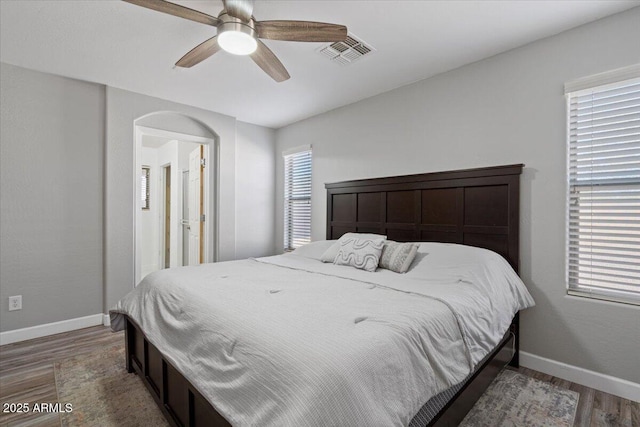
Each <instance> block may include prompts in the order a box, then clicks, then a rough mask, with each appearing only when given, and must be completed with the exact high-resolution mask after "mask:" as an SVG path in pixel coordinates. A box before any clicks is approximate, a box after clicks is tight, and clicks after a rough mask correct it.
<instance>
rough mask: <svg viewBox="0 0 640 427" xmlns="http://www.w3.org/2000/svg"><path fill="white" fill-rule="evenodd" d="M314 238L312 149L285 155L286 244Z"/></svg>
mask: <svg viewBox="0 0 640 427" xmlns="http://www.w3.org/2000/svg"><path fill="white" fill-rule="evenodd" d="M310 241H311V149H306V150H304V151H299V152H295V153H292V154H286V155H285V156H284V247H285V249H286V250H290V249H295V248H299V247H300V246H302V245H305V244H307V243H309V242H310Z"/></svg>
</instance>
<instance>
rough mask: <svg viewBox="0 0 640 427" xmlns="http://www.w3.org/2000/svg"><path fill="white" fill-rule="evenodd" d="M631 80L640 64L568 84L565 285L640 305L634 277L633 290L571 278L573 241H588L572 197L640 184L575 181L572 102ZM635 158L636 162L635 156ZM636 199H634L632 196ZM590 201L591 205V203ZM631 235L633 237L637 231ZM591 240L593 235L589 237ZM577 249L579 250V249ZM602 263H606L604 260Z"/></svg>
mask: <svg viewBox="0 0 640 427" xmlns="http://www.w3.org/2000/svg"><path fill="white" fill-rule="evenodd" d="M629 83H631V84H636V83H640V64H638V65H634V66H631V67H625V68H622V69H618V70H613V71H610V72H606V73H601V74H598V75H595V76H589V77H586V78H583V79H579V80H576V81H573V82H569V83H567V84H565V97H566V114H567V115H566V120H567V122H566V125H567V129H566V137H565V144H566V146H565V148H566V156H567V157H566V194H565V248H564V249H565V285H566V290H567V294H568V295H570V296H577V297H587V298H592V299H598V300H605V301H610V302H616V303H625V304H631V305H640V287H637V289H633V287H634V286H636V284H635V283H633V279H631V280H632V282H631V290H623V289H620V287H618V289H616V285H615V284H612V285H610V286H605V285H604V284H603V283H604V282H600V284H591V285H589V284H587V283H584V282H583V283H582V284H580V283H578V281H579V279H571V278H570V271H571V265H570V264H571V260H572V259H573V260H577V258H576V255H572V254H571V251H572V249H571V246H572V243H576V242H577V243H578V245H579V244H580V240H582V244H584V238H582V239H581V237H574V238H572V236H571V220H572V213H571V208H572V201H573V202H575V201H576V200H579V199H580V196H579V195H577V196H576V195H575V192H576V191H578V193H579V191H580V188H581V187H582V188H583V190H582V191H584V189H588V191H592V190H595V191H596V192H597V191H598V190H599V191H602V190H605V186H606V187H608V188H609V189H611V190H612V191H614V188H616V187H617V189H616V190H617V192H620V191H627V190H620V189H619V188H620V187H621V185H625V186H626V185H630V186H632V187H630V190H631V191H637V190H636V187H637V186H640V177H639V178H635V177H634V178H632V182H630V183H625V184H616V183H615V180H614V179H611V178H609V180H610V182H605V183H603V184H597V181H594V179H597V178H592V177H589V178H590V180H589V181H586V182H585V184H584V185H578V184H576V183H575V174H574V172H572V169H571V168H572V159H571V150H572V146H573V145H574V142H573V141H572V135H571V132H572V129H571V126H572V123H571V118H572V116H571V115H572V104H571V103H572V100H573V99H575V98H576V97H581V96H582V97H583V96H585V95H588V94H597V93H603V92H606V91H609V90H612V89H614V88H622V87H624V86H625V85H628V84H629ZM634 107H635V106H634ZM586 126H588V125H586ZM586 126H585V127H586ZM639 132H640V131H639ZM633 135H634V136H635V131H634V132H633ZM576 138H577V137H576ZM633 142H635V141H633ZM575 145H576V148H577V145H578V142H577V141H576V142H575ZM632 149H635V145H632ZM629 156H633V154H629ZM596 159H597V157H596ZM631 161H632V162H633V158H632V160H631ZM576 173H577V172H576ZM634 173H635V172H633V173H632V175H633V174H634ZM572 177H574V181H573V182H572ZM605 191H606V190H605ZM601 197H602V196H601ZM632 202H634V201H633V200H632ZM596 203H597V202H596ZM586 205H587V209H588V203H587V204H586ZM578 206H580V205H578ZM631 209H633V208H631ZM574 210H575V209H574ZM603 214H604V215H606V214H608V212H603ZM574 215H579V214H574ZM632 215H633V214H632ZM632 218H633V217H632ZM574 221H575V218H574ZM578 221H581V220H580V219H578ZM574 225H575V224H574ZM588 228H591V227H588ZM592 232H593V231H592ZM610 234H615V232H612V233H610ZM631 236H632V238H633V234H632V235H631ZM607 237H609V236H608V234H604V238H605V239H604V240H607V239H606V238H607ZM587 240H589V239H588V238H587ZM620 241H621V240H615V241H612V243H614V244H615V243H618V242H620ZM633 244H634V245H635V244H636V243H635V242H633ZM574 246H575V245H574ZM587 246H588V245H587ZM613 249H615V248H613ZM632 250H633V251H635V253H633V254H632V256H640V250H637V249H635V248H634V249H632ZM573 251H574V253H575V249H574V250H573ZM596 261H598V260H596ZM616 263H617V261H612V262H611V265H615V264H616ZM574 265H575V264H574ZM601 265H604V264H601ZM579 268H580V267H578V269H579ZM592 268H593V267H592V266H590V267H588V269H589V270H591V269H592ZM596 268H597V267H596ZM601 271H604V273H602V274H604V275H607V274H608V275H612V274H615V273H616V271H615V267H611V266H610V265H609V266H606V267H604V268H603V270H601ZM609 271H612V272H609ZM591 274H597V275H598V272H596V271H593V270H591ZM587 280H588V281H596V282H597V279H593V278H590V279H587Z"/></svg>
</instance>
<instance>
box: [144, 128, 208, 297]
mask: <svg viewBox="0 0 640 427" xmlns="http://www.w3.org/2000/svg"><path fill="white" fill-rule="evenodd" d="M134 128H135V148H134V156H133V161H134V174H133V175H134V176H133V184H132V185H133V188H134V195H133V197H134V203H133V206H134V212H135V213H134V215H133V248H134V250H133V265H134V270H135V271H134V274H135V275H134V279H135V281H134V283H135V285H136V286H137V285H138V283H139V282H140V280H141V275H142V265H141V264H142V245H141V242H140V239H141V234H142V233H141V227H138V223H139V221H140V220H141V213H142V210H141V209H142V201H141V188H140V182H139V180H140V173H139V171H140V168H142V137H143V136H144V135H148V136H156V137H162V138H169V139H175V140H178V141H184V142H194V143H196V144H201V145H203V146H204V158H205V159H206V166H205V168H204V182H205V189H206V191H205V194H204V215H205V222H204V237H205V245H204V262H205V263H206V262H216V261H217V260H218V218H219V215H218V209H219V208H218V206H219V204H218V194H220V191H219V182H220V180H219V179H218V171H219V167H218V162H219V157H220V156H219V155H218V146H217V144H216V141H215V140H214V139H212V138H205V137H201V136H195V135H188V134H184V133H179V132H173V131H167V130H163V129H156V128H150V127H146V126H139V125H135V126H134ZM159 166H160V165H159ZM156 185H157V184H156ZM172 185H173V183H172ZM158 202H159V201H158ZM177 203H180V204H182V200H178V201H177ZM180 208H181V206H180Z"/></svg>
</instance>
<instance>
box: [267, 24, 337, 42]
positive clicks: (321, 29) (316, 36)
mask: <svg viewBox="0 0 640 427" xmlns="http://www.w3.org/2000/svg"><path fill="white" fill-rule="evenodd" d="M255 27H256V31H257V32H258V37H260V38H263V39H269V40H288V41H294V42H341V41H344V40H346V39H347V27H345V26H344V25H336V24H325V23H324V22H310V21H259V22H256V24H255Z"/></svg>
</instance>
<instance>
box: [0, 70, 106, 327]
mask: <svg viewBox="0 0 640 427" xmlns="http://www.w3.org/2000/svg"><path fill="white" fill-rule="evenodd" d="M0 88H1V90H0V122H1V124H2V125H1V126H0V173H1V174H0V183H1V185H2V190H1V191H0V218H1V219H2V220H1V221H0V301H1V302H2V304H0V325H2V331H7V330H12V329H17V328H25V327H29V326H35V325H39V324H43V323H50V322H55V321H59V320H63V319H68V318H70V317H82V316H88V315H92V314H96V313H100V312H101V311H102V288H103V283H104V282H103V276H102V273H103V267H102V256H103V251H102V245H103V241H102V224H103V221H102V215H103V203H102V193H103V151H104V105H105V91H104V86H99V85H95V84H91V83H86V82H81V81H77V80H71V79H66V78H62V77H57V76H53V75H48V74H42V73H38V72H35V71H29V70H25V69H24V68H18V67H14V66H12V65H7V64H0ZM12 295H22V305H23V309H22V310H21V311H12V312H9V311H8V304H7V297H9V296H12Z"/></svg>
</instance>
